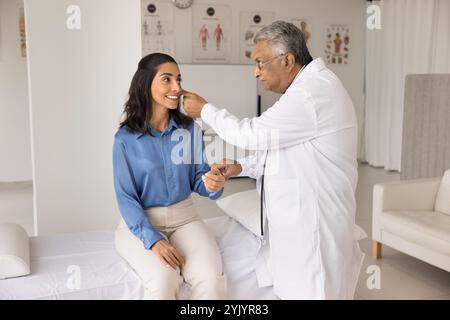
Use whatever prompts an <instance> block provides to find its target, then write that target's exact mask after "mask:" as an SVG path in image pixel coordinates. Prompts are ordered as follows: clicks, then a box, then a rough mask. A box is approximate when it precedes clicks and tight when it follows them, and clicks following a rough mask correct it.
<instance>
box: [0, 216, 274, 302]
mask: <svg viewBox="0 0 450 320" xmlns="http://www.w3.org/2000/svg"><path fill="white" fill-rule="evenodd" d="M205 222H206V223H207V224H208V226H209V227H210V228H211V230H212V232H213V234H214V235H215V236H216V239H217V242H218V244H219V247H220V250H221V253H222V258H223V263H224V269H225V273H226V275H227V279H228V298H229V299H231V300H235V299H255V300H259V299H277V298H276V296H275V295H274V293H273V290H272V287H264V288H259V287H258V285H257V280H256V274H255V269H256V267H257V265H258V263H259V262H258V261H259V260H257V259H256V253H257V250H258V246H259V243H258V240H257V239H256V237H255V236H254V235H253V234H252V233H251V232H250V231H248V230H246V229H245V228H243V227H242V226H241V225H240V224H239V223H237V222H236V221H235V220H233V219H231V218H229V217H218V218H210V219H206V220H205ZM30 250H31V256H30V263H31V274H30V275H28V276H24V277H19V278H13V279H5V280H0V299H141V298H142V296H143V287H142V283H141V280H140V279H139V277H138V276H137V275H136V273H135V272H134V271H133V270H132V269H131V268H130V267H129V266H128V265H127V263H126V262H125V261H124V260H123V259H122V258H120V257H119V256H118V255H117V253H116V251H115V249H114V232H113V231H93V232H82V233H72V234H61V235H54V236H40V237H33V238H31V239H30ZM78 271H79V273H78ZM77 274H79V275H80V278H79V279H80V282H79V286H77V281H76V279H77V278H76V276H77ZM188 297H189V287H188V285H186V284H183V286H182V288H181V290H180V297H179V298H180V299H188Z"/></svg>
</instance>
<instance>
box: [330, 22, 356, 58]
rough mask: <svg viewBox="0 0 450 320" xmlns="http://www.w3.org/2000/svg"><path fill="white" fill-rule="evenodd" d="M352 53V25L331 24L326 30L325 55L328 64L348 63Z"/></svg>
mask: <svg viewBox="0 0 450 320" xmlns="http://www.w3.org/2000/svg"><path fill="white" fill-rule="evenodd" d="M349 54H350V26H349V25H347V24H330V25H329V26H328V27H327V30H326V40H325V57H326V58H327V63H328V64H341V65H342V64H348V59H349Z"/></svg>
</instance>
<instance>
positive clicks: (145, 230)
mask: <svg viewBox="0 0 450 320" xmlns="http://www.w3.org/2000/svg"><path fill="white" fill-rule="evenodd" d="M113 174H114V189H115V192H116V198H117V203H118V205H119V209H120V213H121V215H122V217H123V219H124V221H125V223H126V224H127V226H128V228H129V229H130V231H131V232H132V233H133V234H134V235H135V236H136V237H138V238H139V239H140V240H141V241H142V242H143V244H144V247H145V248H146V249H150V248H151V247H152V246H153V244H155V243H156V242H157V241H158V240H161V239H163V237H162V236H161V234H160V233H159V232H158V231H157V230H156V229H155V228H154V227H153V226H152V225H151V223H150V221H149V219H148V218H147V216H146V215H145V213H144V209H143V208H142V205H141V201H140V199H139V197H138V195H137V190H136V183H135V181H134V178H133V175H132V172H131V167H130V163H129V161H128V159H127V155H126V150H125V146H124V144H123V143H122V142H121V141H120V140H119V139H117V138H116V139H115V141H114V146H113Z"/></svg>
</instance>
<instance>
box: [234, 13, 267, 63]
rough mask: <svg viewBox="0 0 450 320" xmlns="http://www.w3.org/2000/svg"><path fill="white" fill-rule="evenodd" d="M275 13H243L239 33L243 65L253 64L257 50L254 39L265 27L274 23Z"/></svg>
mask: <svg viewBox="0 0 450 320" xmlns="http://www.w3.org/2000/svg"><path fill="white" fill-rule="evenodd" d="M274 19H275V12H241V25H240V32H239V38H240V40H239V42H240V55H239V56H240V58H239V60H240V61H241V63H253V60H252V53H253V50H254V49H255V44H254V43H253V39H254V38H255V35H256V33H257V32H258V31H259V30H261V29H262V28H263V27H265V26H267V25H269V24H270V23H272V22H273V21H274Z"/></svg>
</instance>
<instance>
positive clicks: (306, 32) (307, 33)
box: [290, 18, 312, 48]
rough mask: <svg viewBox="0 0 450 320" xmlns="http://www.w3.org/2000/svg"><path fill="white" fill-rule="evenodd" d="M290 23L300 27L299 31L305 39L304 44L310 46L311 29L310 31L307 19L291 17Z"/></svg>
mask: <svg viewBox="0 0 450 320" xmlns="http://www.w3.org/2000/svg"><path fill="white" fill-rule="evenodd" d="M290 22H291V23H293V24H295V25H296V26H297V28H299V29H300V31H301V32H302V33H303V36H304V37H305V40H306V45H307V46H308V48H310V47H311V39H312V31H311V23H310V21H309V20H308V19H299V18H292V19H291V20H290Z"/></svg>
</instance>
